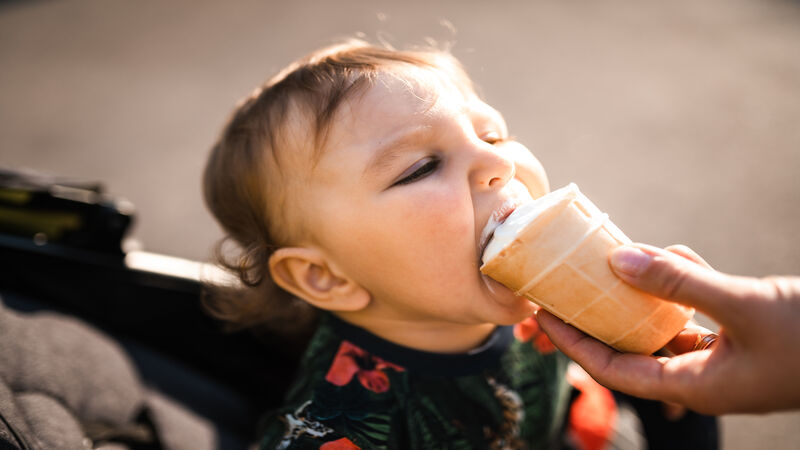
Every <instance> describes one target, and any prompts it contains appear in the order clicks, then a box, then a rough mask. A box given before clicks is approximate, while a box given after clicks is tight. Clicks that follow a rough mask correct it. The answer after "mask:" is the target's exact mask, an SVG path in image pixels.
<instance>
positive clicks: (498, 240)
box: [481, 183, 580, 264]
mask: <svg viewBox="0 0 800 450" xmlns="http://www.w3.org/2000/svg"><path fill="white" fill-rule="evenodd" d="M579 194H580V190H579V189H578V186H577V185H576V184H575V183H570V184H568V185H566V186H564V187H562V188H560V189H556V190H555V191H553V192H551V193H549V194H546V195H544V196H542V197H539V198H537V199H536V200H533V201H530V202H527V203H523V204H522V205H520V206H518V207H517V209H515V210H514V212H512V213H511V215H509V216H508V218H506V220H505V221H504V222H503V223H501V224H500V225H498V226H497V228H495V230H494V235H493V236H492V239H491V240H490V241H489V244H488V245H487V246H486V249H485V250H484V251H483V257H482V258H481V260H482V262H483V264H486V262H487V261H489V260H490V259H492V258H494V257H495V256H497V254H498V253H500V251H501V250H503V249H504V248H505V247H506V246H507V245H509V244H511V243H512V242H513V241H514V239H516V237H517V235H518V234H519V232H520V231H522V229H523V228H525V226H526V225H528V224H529V223H531V221H533V219H535V218H536V217H537V216H539V214H541V213H542V212H544V211H545V210H546V209H547V208H550V207H551V206H553V205H555V204H557V203H558V202H559V201H560V200H561V199H563V198H564V197H568V196H573V197H574V196H577V195H579Z"/></svg>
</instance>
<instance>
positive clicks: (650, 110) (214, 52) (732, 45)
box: [0, 0, 800, 449]
mask: <svg viewBox="0 0 800 450" xmlns="http://www.w3.org/2000/svg"><path fill="white" fill-rule="evenodd" d="M327 4H328V5H330V6H327V7H322V8H320V7H319V6H316V5H315V2H291V3H289V2H269V1H256V0H251V1H241V2H225V3H223V2H212V1H189V0H183V1H172V2H123V1H119V0H95V1H72V2H63V1H39V2H35V1H34V2H0V67H2V69H0V165H5V166H14V167H19V166H26V167H32V168H35V169H40V170H44V171H49V172H53V173H57V174H62V175H70V176H75V177H79V178H85V179H91V180H101V181H103V182H105V183H106V185H107V186H108V187H109V188H110V190H111V191H112V192H114V193H116V194H119V195H122V196H125V197H127V198H129V199H130V200H131V201H133V203H134V204H136V205H137V207H138V212H139V215H138V217H139V222H138V225H137V227H136V229H135V236H136V237H138V238H139V239H140V240H141V241H142V242H143V243H144V245H145V248H147V249H149V250H152V251H157V252H163V253H168V254H172V255H178V256H184V257H190V258H195V259H205V258H206V257H207V255H208V251H209V249H210V247H211V245H212V243H213V242H214V241H215V240H216V239H218V238H219V237H220V232H219V230H218V228H217V227H216V226H215V224H214V223H213V222H212V220H211V219H210V217H209V215H208V214H207V212H206V211H205V210H204V208H203V206H202V203H201V199H200V194H199V192H200V191H199V175H200V171H201V168H202V165H203V162H204V158H205V155H206V152H207V149H208V147H209V145H210V143H211V142H212V140H213V139H214V137H215V135H216V133H217V132H218V130H219V127H220V125H221V123H222V121H223V120H224V118H225V116H226V115H227V113H228V112H229V111H230V109H231V107H232V105H233V104H234V102H235V101H236V100H237V99H238V98H239V97H241V96H242V95H244V94H245V93H247V92H248V91H249V90H250V89H251V88H252V87H254V86H255V85H256V84H257V83H259V82H260V81H261V80H262V79H264V78H265V77H267V76H268V75H270V74H272V73H273V72H274V71H276V70H277V69H279V68H280V67H281V66H282V65H284V64H285V63H287V62H288V61H289V60H291V59H292V58H294V57H296V56H299V55H301V54H303V53H306V52H307V51H309V50H311V49H313V48H315V47H317V46H319V45H323V44H327V43H330V42H332V41H334V40H336V39H337V38H340V37H346V36H352V35H354V34H355V33H357V32H363V33H365V35H366V37H367V38H369V39H371V40H379V39H383V40H386V41H388V42H390V43H393V44H395V45H396V46H401V47H402V46H404V45H406V44H415V43H422V42H423V39H424V38H425V37H432V38H434V39H436V40H438V41H440V42H450V43H452V44H454V47H453V52H454V53H455V54H456V55H457V56H458V57H460V58H461V59H462V60H463V62H464V63H465V65H466V66H467V68H468V70H469V71H470V72H471V74H472V75H473V77H474V78H475V80H476V81H477V83H478V84H479V85H480V87H481V90H482V92H483V94H484V96H485V97H486V98H487V99H488V101H489V102H490V103H492V104H493V105H494V106H495V107H497V108H498V109H499V110H500V111H502V112H503V113H504V114H505V115H506V118H507V120H508V122H509V124H510V126H511V129H512V132H513V133H514V134H515V135H516V136H517V137H518V138H519V139H521V140H522V141H523V142H525V143H526V144H527V145H528V146H529V147H530V148H531V149H533V151H534V152H535V153H536V155H537V156H538V157H539V158H540V160H541V161H542V162H543V163H544V165H545V167H546V168H547V169H548V171H549V174H550V177H551V181H552V184H553V186H561V185H563V184H566V183H568V182H570V181H576V182H578V183H579V184H580V185H581V187H582V189H583V190H584V191H585V192H586V193H588V194H589V196H590V197H592V198H594V199H595V201H596V203H598V205H599V206H600V207H601V208H602V209H604V210H606V211H608V212H609V213H610V214H611V215H612V217H613V218H614V219H615V221H616V222H617V223H618V224H619V225H620V227H621V228H622V229H623V230H626V232H627V233H628V234H629V235H630V236H631V237H632V238H634V239H635V240H641V241H646V242H650V243H653V244H656V245H662V246H663V245H668V244H671V243H676V242H681V243H686V244H688V245H690V246H692V247H694V248H695V249H697V250H698V251H699V252H700V253H701V254H703V255H704V256H705V257H706V258H707V259H708V260H709V261H710V262H711V263H712V264H713V265H715V266H716V267H717V268H719V269H721V270H724V271H728V272H734V273H740V274H753V275H766V274H771V273H794V274H800V235H799V234H798V233H797V230H798V229H800V201H799V200H800V177H798V175H797V173H798V169H800V126H798V124H799V123H800V4H798V3H797V2H791V1H778V0H771V1H770V0H768V1H760V2H757V1H743V0H727V1H724V0H718V1H704V2H694V1H688V0H686V1H672V2H635V3H633V2H622V1H621V0H619V1H606V2H591V1H588V0H582V1H571V2H560V1H556V0H551V1H537V2H522V1H518V2H507V3H506V4H504V5H499V4H498V3H496V2H477V1H475V2H464V1H456V0H451V1H444V2H421V1H410V2H405V3H404V4H403V5H400V4H399V2H388V1H360V2H359V1H354V0H346V1H338V2H328V3H327ZM776 370H780V366H779V364H776ZM723 427H724V428H723V431H724V440H723V443H724V448H726V449H751V448H752V449H755V448H771V449H772V448H779V449H784V448H800V444H798V442H800V413H791V414H773V415H767V416H758V417H756V416H730V417H726V418H725V419H724V420H723Z"/></svg>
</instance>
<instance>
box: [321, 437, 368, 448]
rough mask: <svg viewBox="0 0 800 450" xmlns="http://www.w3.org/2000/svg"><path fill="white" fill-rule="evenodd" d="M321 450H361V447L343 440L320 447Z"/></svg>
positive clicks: (348, 440)
mask: <svg viewBox="0 0 800 450" xmlns="http://www.w3.org/2000/svg"><path fill="white" fill-rule="evenodd" d="M319 450H361V447H359V446H357V445H356V444H353V442H352V441H350V439H347V438H341V439H337V440H335V441H330V442H326V443H324V444H322V445H320V447H319Z"/></svg>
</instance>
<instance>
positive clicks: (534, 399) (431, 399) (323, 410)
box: [261, 315, 570, 450]
mask: <svg viewBox="0 0 800 450" xmlns="http://www.w3.org/2000/svg"><path fill="white" fill-rule="evenodd" d="M515 336H516V338H515ZM567 362H568V360H567V358H566V357H564V356H563V355H562V354H561V353H559V352H557V351H555V350H554V348H553V347H552V344H550V342H549V341H548V340H547V338H546V337H545V336H544V335H543V334H541V333H540V332H538V327H537V326H536V324H535V321H533V320H530V321H527V322H526V323H523V324H520V325H517V326H516V327H515V328H513V329H512V327H498V328H497V330H495V332H494V333H493V334H492V335H491V337H490V338H489V339H488V341H487V342H486V344H485V345H483V346H482V347H480V348H478V349H475V350H474V351H471V352H469V353H465V354H458V355H449V354H447V355H445V354H436V353H428V352H422V351H417V350H413V349H410V348H407V347H402V346H398V345H396V344H393V343H391V342H388V341H385V340H383V339H381V338H379V337H377V336H375V335H373V334H370V333H369V332H367V331H365V330H363V329H361V328H357V327H354V326H352V325H349V324H346V323H344V322H342V321H341V320H339V319H336V318H335V317H333V316H330V315H325V316H324V318H323V320H322V321H321V324H320V327H319V329H318V331H317V332H316V334H315V336H314V338H313V339H312V341H311V343H310V345H309V347H308V350H307V351H306V354H305V355H304V358H303V361H302V362H301V366H300V371H299V373H300V376H299V378H298V379H297V380H296V381H295V383H294V384H293V386H292V387H291V388H290V390H289V393H288V395H287V399H286V403H285V407H283V408H281V409H279V410H276V411H272V412H271V413H270V414H268V415H267V416H266V417H265V419H264V422H263V427H264V428H263V433H264V434H263V438H262V440H261V448H262V449H273V448H278V449H306V448H314V449H316V448H320V449H327V450H330V449H355V448H361V449H372V448H376V449H383V448H385V449H473V448H481V449H484V448H491V449H495V448H496V449H501V448H530V449H540V448H541V449H546V448H554V447H558V442H559V440H560V438H561V434H562V433H563V431H564V422H565V420H566V415H567V404H568V402H569V394H570V387H569V385H568V383H567V382H566V378H565V376H564V375H565V371H566V367H567Z"/></svg>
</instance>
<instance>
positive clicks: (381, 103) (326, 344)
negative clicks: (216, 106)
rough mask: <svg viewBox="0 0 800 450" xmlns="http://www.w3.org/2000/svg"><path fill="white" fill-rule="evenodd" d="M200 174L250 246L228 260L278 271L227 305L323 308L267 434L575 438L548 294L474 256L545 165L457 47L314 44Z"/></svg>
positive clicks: (255, 310)
mask: <svg viewBox="0 0 800 450" xmlns="http://www.w3.org/2000/svg"><path fill="white" fill-rule="evenodd" d="M204 185H205V196H206V201H207V203H208V205H209V207H210V209H211V211H212V213H213V214H214V215H215V216H216V218H217V219H218V220H219V222H220V223H221V225H222V226H223V228H224V230H225V231H226V232H227V233H228V235H229V236H230V237H231V238H232V239H233V240H234V241H235V242H236V243H237V244H239V246H240V247H241V248H242V249H243V253H242V257H241V258H240V260H239V261H236V262H234V263H232V264H228V266H229V267H231V268H233V269H235V270H237V271H238V272H239V274H240V276H241V278H242V279H243V281H244V282H245V283H246V284H248V285H250V286H262V287H263V286H266V287H267V291H268V293H266V294H261V295H260V296H257V297H254V298H251V299H250V300H242V299H238V300H233V301H227V302H226V301H219V302H218V303H216V304H215V305H214V307H215V310H216V312H217V314H218V315H221V316H224V317H226V318H229V319H233V320H238V321H239V322H250V323H253V322H258V321H261V320H267V319H270V318H271V319H273V322H275V321H278V322H283V323H284V324H285V323H288V320H289V319H287V318H286V316H285V315H283V314H285V312H286V311H295V312H296V311H298V309H297V305H296V302H297V300H294V299H295V298H296V299H300V301H302V302H304V303H303V304H306V305H311V306H312V307H313V309H314V310H315V311H321V312H322V313H321V317H320V320H319V325H318V327H317V330H316V333H315V334H314V336H313V338H312V339H311V342H310V344H309V345H308V348H307V350H306V353H305V355H304V357H303V359H302V362H301V366H300V369H299V376H298V378H297V379H296V380H294V382H293V385H292V387H291V389H290V390H289V392H288V395H287V398H286V402H285V406H284V407H283V408H281V409H279V410H277V411H273V412H272V413H270V415H269V416H268V417H267V418H266V419H265V422H264V430H263V433H264V434H263V436H264V437H263V439H262V442H261V445H262V448H311V447H313V448H387V447H388V448H402V449H406V448H518V447H527V448H551V447H553V446H557V445H558V443H560V442H563V435H564V433H563V431H564V429H565V422H566V417H567V414H568V413H567V411H568V400H569V394H570V389H571V388H570V387H569V385H568V384H567V383H566V381H565V370H566V366H567V360H566V358H565V357H564V356H563V355H562V354H560V353H558V352H555V351H554V349H553V347H552V346H551V345H550V344H549V341H548V340H547V339H546V337H544V336H543V335H540V334H539V332H538V326H537V325H536V322H535V321H533V320H532V319H530V317H531V316H532V314H533V313H534V310H535V306H534V305H533V304H532V303H530V302H529V301H527V300H525V299H524V298H521V297H517V296H515V295H514V294H513V292H511V291H510V290H509V289H507V288H505V287H504V286H502V285H500V284H499V283H497V282H495V281H493V280H491V279H488V278H486V277H484V276H482V275H481V273H480V272H479V270H478V267H479V264H480V259H481V253H482V251H483V249H484V247H485V245H486V243H487V241H488V240H489V237H490V236H491V233H492V231H493V229H494V227H496V226H497V224H498V223H500V222H502V220H503V219H504V218H505V217H507V216H508V214H510V213H511V211H513V210H514V208H515V207H516V206H517V205H519V204H521V203H522V202H525V201H529V200H530V199H532V198H536V197H539V196H541V195H543V194H545V193H546V192H548V189H549V187H548V181H547V177H546V175H545V172H544V170H543V168H542V166H541V164H540V163H539V162H538V161H537V159H536V158H535V157H534V156H533V155H532V154H531V152H530V151H528V150H527V149H526V148H525V147H524V146H523V145H522V144H520V143H518V142H516V141H514V139H513V138H511V137H509V134H508V130H507V127H506V124H505V122H504V120H503V117H502V116H501V115H500V113H498V112H497V111H496V110H495V109H493V108H492V107H490V106H489V105H487V104H486V103H484V102H483V101H482V100H481V99H480V98H479V97H478V96H477V95H476V93H475V91H474V89H473V86H472V83H471V81H470V80H469V78H468V76H467V75H466V74H465V72H464V70H463V69H462V67H461V66H460V65H459V63H458V62H457V61H456V60H455V59H454V58H453V57H452V56H450V55H449V54H446V53H443V52H438V51H396V50H388V49H383V48H378V47H373V46H370V45H367V44H366V43H363V42H357V41H354V42H349V43H346V44H342V45H338V46H334V47H330V48H325V49H322V50H319V51H317V52H315V53H313V54H311V55H310V56H308V57H306V58H304V59H302V60H299V61H298V62H296V63H294V64H292V65H291V66H289V67H288V68H287V69H285V70H284V71H283V72H281V73H280V74H278V75H277V76H276V77H274V78H273V79H271V80H269V81H268V82H267V83H266V84H265V85H264V86H262V87H261V88H260V89H258V90H257V91H256V92H255V93H253V94H252V95H251V96H250V97H249V98H247V99H246V100H245V101H244V102H243V103H242V104H241V105H240V106H239V107H238V108H237V110H236V111H235V113H234V115H233V117H232V118H231V120H230V121H229V123H228V124H227V126H226V127H225V129H224V130H223V133H222V136H221V137H220V139H219V141H218V142H217V144H216V145H215V146H214V148H213V150H212V153H211V156H210V159H209V161H208V165H207V167H206V171H205V179H204ZM273 283H274V284H273ZM274 285H277V286H279V287H280V288H282V290H283V291H285V293H288V294H291V295H290V296H286V295H283V294H281V293H280V292H278V291H277V290H271V289H269V287H271V286H274ZM261 292H264V290H262V291H261ZM293 302H294V303H293ZM299 311H300V314H299V315H296V317H297V318H298V319H307V318H308V317H309V316H311V313H310V311H308V310H303V309H300V310H299ZM275 318H277V320H275ZM514 324H518V325H517V326H516V327H515V328H512V327H510V326H509V325H514ZM598 387H599V386H598ZM601 389H602V388H601ZM596 391H597V392H600V394H599V395H600V397H602V398H603V399H605V400H603V401H605V403H602V401H601V404H605V405H610V406H609V408H606V410H605V411H600V412H598V414H600V415H599V416H593V417H594V420H595V422H597V421H598V419H597V418H598V417H600V422H602V421H603V420H605V419H608V420H606V422H608V423H610V421H611V419H612V417H613V412H609V411H611V410H612V409H613V400H609V399H610V395H611V394H610V393H609V392H608V391H600V390H596ZM595 404H597V403H596V402H595ZM603 414H606V415H605V416H604V415H603ZM601 428H602V426H601Z"/></svg>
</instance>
